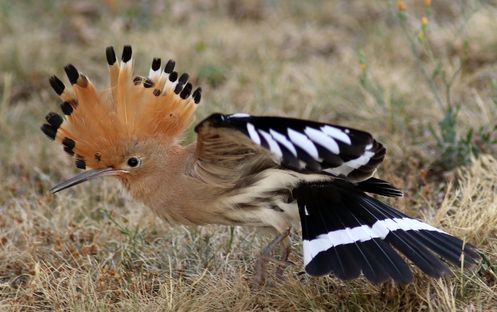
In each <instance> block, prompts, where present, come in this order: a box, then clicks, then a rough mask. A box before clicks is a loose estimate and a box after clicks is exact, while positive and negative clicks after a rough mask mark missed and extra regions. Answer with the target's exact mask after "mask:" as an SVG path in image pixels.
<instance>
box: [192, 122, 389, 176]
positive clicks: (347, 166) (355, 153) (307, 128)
mask: <svg viewBox="0 0 497 312" xmlns="http://www.w3.org/2000/svg"><path fill="white" fill-rule="evenodd" d="M204 123H208V124H209V125H210V126H211V127H221V128H231V129H234V130H237V131H239V132H240V133H242V134H244V135H245V136H246V137H247V138H249V139H250V140H251V141H252V142H253V143H255V144H257V145H260V146H262V147H264V148H266V149H267V150H269V151H270V152H271V154H272V155H273V156H274V157H273V158H274V159H275V161H276V162H278V163H279V164H280V165H281V166H283V167H286V168H290V169H293V170H299V171H304V170H307V171H313V172H319V171H325V172H327V173H331V174H333V175H336V176H345V177H347V178H349V179H352V180H354V181H362V180H365V179H367V178H369V177H370V176H371V175H372V174H373V173H374V171H375V169H376V167H377V166H378V164H379V163H381V162H382V160H383V158H384V156H385V148H384V147H383V145H382V144H381V143H379V142H377V141H376V140H374V138H373V137H372V136H371V134H369V133H367V132H364V131H360V130H355V129H352V128H346V127H341V126H337V125H332V124H325V123H319V122H314V121H307V120H301V119H293V118H282V117H260V116H250V115H247V114H232V115H222V114H213V115H211V116H210V117H208V118H206V119H205V120H204V121H202V122H201V123H200V124H199V125H198V126H197V128H196V129H198V127H201V126H202V124H204Z"/></svg>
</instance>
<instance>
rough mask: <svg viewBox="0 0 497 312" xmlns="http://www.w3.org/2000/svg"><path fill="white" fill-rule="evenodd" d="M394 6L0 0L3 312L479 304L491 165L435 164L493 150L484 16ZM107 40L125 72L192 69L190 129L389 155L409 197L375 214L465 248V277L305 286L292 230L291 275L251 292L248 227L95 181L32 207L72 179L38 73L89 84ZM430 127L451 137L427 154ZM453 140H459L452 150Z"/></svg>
mask: <svg viewBox="0 0 497 312" xmlns="http://www.w3.org/2000/svg"><path fill="white" fill-rule="evenodd" d="M406 2H407V11H406V13H405V14H401V17H400V18H399V16H398V12H397V7H396V4H395V3H394V2H393V1H392V2H383V1H378V2H372V1H371V2H369V1H368V2H367V3H366V2H365V1H364V2H363V1H361V2H359V1H354V2H352V1H315V2H312V3H308V2H304V1H302V2H301V1H287V2H283V1H262V0H261V1H258V0H245V1H241V2H238V1H212V0H202V1H195V2H188V1H186V2H177V3H170V2H169V1H166V2H164V3H162V4H153V3H152V2H149V1H141V2H139V3H135V2H132V1H125V0H122V1H119V0H114V1H112V0H108V1H106V2H105V3H104V4H101V3H99V2H90V3H89V4H83V2H78V3H77V4H72V3H70V2H68V1H24V2H21V1H19V2H11V1H7V0H0V37H1V40H0V92H1V93H0V177H1V181H0V209H1V213H0V244H1V248H0V259H1V261H0V304H1V305H2V309H5V310H12V311H20V310H52V309H55V310H76V311H78V310H99V311H100V310H103V311H106V310H141V311H143V310H145V311H154V310H170V311H181V310H183V311H184V310H198V311H205V310H216V311H218V310H230V311H231V310H234V311H247V310H267V311H275V310H280V311H302V310H318V311H319V310H354V311H361V310H367V311H372V310H381V311H383V310H385V311H398V310H432V311H455V310H461V311H489V310H492V309H495V307H496V306H497V297H496V292H497V264H496V263H497V239H496V237H497V195H496V194H497V190H496V184H497V183H496V182H497V178H496V173H497V160H496V159H495V158H492V157H491V156H483V157H480V158H479V159H476V160H469V159H468V160H465V161H460V162H459V163H456V165H457V164H460V163H466V164H468V165H467V166H466V167H459V169H458V168H457V166H456V165H450V166H448V165H446V164H447V163H448V162H449V161H453V160H454V159H456V160H457V157H455V156H454V155H456V156H457V152H455V151H454V150H453V149H451V148H452V147H451V146H453V145H454V146H455V147H457V148H461V149H462V150H464V149H465V148H467V147H470V148H476V149H477V150H478V151H480V152H482V153H487V154H492V153H493V155H496V148H495V144H492V143H489V142H490V141H491V140H490V141H488V140H487V141H486V140H485V132H483V133H476V132H478V129H479V128H480V127H484V128H482V129H484V130H485V131H490V130H489V129H491V128H492V127H494V126H495V121H496V120H497V105H496V104H495V103H497V82H496V81H497V74H496V72H497V71H496V69H497V68H496V67H497V66H496V64H497V63H496V62H497V55H496V54H495V49H496V47H497V33H496V32H495V29H497V19H495V16H496V14H497V7H496V6H495V5H492V4H489V3H487V2H483V1H482V2H480V1H464V2H462V1H449V0H443V1H442V0H441V1H433V2H434V3H433V5H432V7H431V8H430V9H429V10H425V8H423V1H421V0H419V1H414V0H413V1H406ZM423 14H431V15H430V16H429V22H428V25H427V29H426V32H423V29H422V27H421V16H422V15H423ZM402 16H404V17H402ZM402 20H404V22H403V25H405V26H404V30H403V28H402V27H401V24H402V23H401V22H402ZM410 39H411V40H412V42H413V44H414V46H411V45H410V44H409V42H410V41H409V40H410ZM124 43H130V44H132V45H133V46H134V47H135V51H136V54H137V57H138V58H137V67H138V69H140V70H143V71H145V70H147V68H148V66H149V61H150V60H151V58H152V57H153V56H162V57H163V58H169V57H170V58H175V59H176V60H177V64H179V68H180V69H182V70H185V71H188V72H189V73H191V74H193V75H194V78H195V79H197V80H198V81H199V83H200V84H201V85H202V86H203V87H204V102H203V103H204V104H203V106H202V108H201V109H200V111H199V113H198V117H199V118H202V117H203V116H205V115H206V114H208V113H210V112H214V111H224V112H239V111H245V112H251V113H254V114H284V115H289V116H297V117H304V118H313V119H318V120H321V121H327V122H334V123H341V124H346V125H350V126H355V127H359V128H364V129H369V130H370V131H371V132H372V133H374V134H375V135H376V136H377V137H378V138H379V139H380V140H381V141H382V142H384V143H385V145H386V147H387V149H388V151H389V154H388V157H387V160H386V161H385V164H384V165H383V166H382V168H381V172H380V175H381V176H382V177H384V178H387V179H390V180H392V181H393V182H394V183H395V184H397V185H398V186H400V187H402V188H403V189H404V190H406V192H407V194H408V196H407V197H406V198H405V199H402V200H398V201H395V202H392V203H394V204H395V205H396V206H397V207H399V208H400V209H402V210H404V211H407V212H408V213H410V214H413V215H416V216H418V217H421V218H424V219H426V220H428V221H429V222H431V223H433V224H434V225H438V226H441V227H442V228H443V229H445V230H447V231H449V232H452V233H454V234H456V235H459V236H461V237H463V238H465V239H467V240H468V241H469V242H471V243H473V244H475V245H476V246H477V247H478V248H479V249H480V250H481V251H482V253H483V254H484V260H483V262H482V264H481V265H480V266H478V267H477V268H476V269H475V270H474V271H466V272H460V270H459V269H458V268H454V275H453V276H451V277H446V278H444V279H441V280H429V279H428V278H426V277H425V276H424V275H422V274H417V276H416V281H415V282H414V283H413V284H411V285H407V286H395V285H391V284H384V285H378V286H373V285H370V284H368V283H366V282H365V280H364V279H359V280H356V281H352V282H347V283H344V282H341V281H339V280H337V279H335V278H333V277H325V278H310V277H308V276H305V275H302V274H301V273H300V271H301V265H302V259H301V254H300V253H301V247H300V242H299V241H300V240H299V233H298V231H295V233H293V234H292V236H293V242H294V251H295V252H294V254H293V255H292V261H294V262H295V263H297V266H296V267H292V268H290V269H289V270H288V271H287V274H286V279H285V280H282V281H278V280H273V279H272V278H271V279H270V283H269V285H267V286H266V287H264V288H262V289H258V290H254V289H251V288H250V286H249V285H250V283H249V282H250V278H251V276H252V274H253V268H254V259H255V257H256V255H257V254H258V252H259V250H260V248H261V247H262V246H263V245H264V244H265V243H266V242H267V240H268V239H269V238H268V237H265V236H262V235H260V234H256V232H255V231H253V230H252V229H242V228H227V227H216V226H212V227H211V226H209V227H202V228H184V227H178V226H176V227H172V226H169V225H166V224H163V223H162V222H161V221H160V220H158V219H157V218H156V217H155V216H154V215H152V213H151V212H150V211H149V210H148V209H145V208H144V207H141V206H139V205H137V204H136V203H133V202H132V201H130V200H128V199H127V198H126V197H125V196H123V195H122V194H121V192H120V191H118V189H119V188H118V186H117V185H116V184H115V182H114V181H112V180H108V181H101V182H95V183H93V184H91V185H90V184H88V185H82V186H78V187H77V188H74V189H73V190H70V191H67V192H64V193H61V194H60V195H58V196H52V195H49V194H48V192H47V189H48V188H49V187H50V186H51V185H53V184H54V183H55V182H57V181H59V179H61V178H62V177H63V176H69V175H70V174H71V173H72V166H71V165H70V163H69V160H68V159H67V158H66V156H65V155H63V153H61V151H60V150H59V148H55V145H53V144H50V142H48V141H47V140H46V139H45V138H43V135H42V134H41V132H40V131H39V129H38V127H39V125H40V124H41V122H42V120H43V116H44V114H45V113H46V112H48V111H49V110H56V109H57V100H56V98H55V96H54V95H53V94H52V93H51V90H49V87H48V83H47V77H48V76H49V75H50V74H52V73H57V74H61V72H62V67H63V65H65V64H66V63H69V62H72V63H74V64H75V65H76V66H78V68H80V69H81V70H82V71H84V72H85V73H87V74H89V75H90V76H91V77H94V79H96V80H97V81H100V82H103V81H105V79H106V77H105V73H106V69H105V58H104V53H103V51H104V48H105V47H106V46H107V45H110V44H112V45H114V46H116V47H117V46H121V45H122V44H124ZM413 47H414V48H415V49H416V51H414V50H413V49H414V48H413ZM413 52H415V53H413ZM454 73H457V75H455V76H454V77H455V79H454V80H453V81H450V78H451V77H452V76H453V75H454ZM447 91H449V92H447ZM448 94H450V98H449V97H448V96H447V95H448ZM448 103H449V104H450V105H452V106H454V107H456V106H457V105H460V112H459V114H458V115H457V116H456V117H457V118H456V119H455V120H457V124H456V125H455V126H452V127H451V126H447V125H444V126H442V127H441V128H439V126H438V122H439V121H440V120H442V118H443V116H444V114H446V113H447V105H448ZM430 125H431V126H432V127H434V130H435V133H439V134H440V133H441V131H440V130H444V131H445V130H455V131H456V132H457V138H458V140H455V141H454V142H455V143H454V142H452V141H450V138H448V137H446V138H445V139H444V140H443V141H442V142H441V143H442V144H440V143H439V144H437V142H436V140H435V137H434V135H432V133H431V132H430V131H429V130H428V129H429V126H430ZM470 128H473V129H475V130H476V132H475V135H474V136H473V137H472V138H471V140H470V142H469V143H464V142H462V141H461V140H459V139H461V138H462V137H465V136H466V134H467V131H468V130H469V129H470ZM492 135H495V133H494V134H492ZM491 138H492V136H491ZM493 138H495V137H493ZM451 144H452V145H451ZM447 153H448V154H447ZM454 157H455V158H454ZM444 164H445V165H444ZM452 168H455V169H452Z"/></svg>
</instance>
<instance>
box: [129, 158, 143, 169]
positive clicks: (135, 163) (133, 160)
mask: <svg viewBox="0 0 497 312" xmlns="http://www.w3.org/2000/svg"><path fill="white" fill-rule="evenodd" d="M139 164H140V159H139V158H138V157H131V158H129V159H128V166H130V167H131V168H134V167H137V166H138V165H139Z"/></svg>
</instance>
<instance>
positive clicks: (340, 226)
mask: <svg viewBox="0 0 497 312" xmlns="http://www.w3.org/2000/svg"><path fill="white" fill-rule="evenodd" d="M376 184H377V183H376ZM388 188H390V186H389V185H388ZM363 189H364V188H363V187H361V185H355V184H352V183H349V182H346V181H343V180H335V181H332V182H322V183H307V184H302V185H301V186H299V187H298V188H297V189H296V190H295V194H294V196H295V197H296V199H297V202H298V206H299V213H300V219H301V223H302V235H303V240H304V265H305V271H306V272H307V273H308V274H310V275H314V276H319V275H325V274H330V273H333V274H335V275H336V276H337V277H339V278H341V279H345V280H347V279H353V278H356V277H358V276H359V275H360V273H361V272H362V273H363V274H364V275H365V276H366V278H367V279H368V280H370V281H371V282H373V283H380V282H383V281H386V280H388V279H390V278H391V279H393V280H394V281H395V282H398V283H408V282H410V281H411V280H412V272H411V270H410V269H409V266H408V265H407V264H406V262H405V261H404V259H403V258H402V257H401V256H400V255H399V254H398V253H397V251H399V252H401V253H402V254H403V255H404V256H405V257H407V258H408V259H409V260H410V261H412V262H413V263H414V264H415V265H416V266H418V267H419V268H420V269H421V270H422V271H423V272H425V273H426V274H428V275H430V276H432V277H440V276H441V275H442V274H443V273H445V272H448V271H449V268H448V266H447V265H446V264H445V263H444V262H443V261H441V258H442V259H444V260H446V261H448V262H451V263H453V264H456V265H460V264H461V263H462V264H464V265H469V264H473V263H476V262H477V260H478V259H479V254H478V253H477V251H476V250H475V249H474V248H473V247H472V246H470V245H468V244H465V242H464V241H462V240H461V239H459V238H457V237H454V236H452V235H450V234H447V233H445V232H443V231H441V230H439V229H437V228H435V227H433V226H431V225H428V224H426V223H423V222H421V221H419V220H416V219H413V218H411V217H408V216H406V215H405V214H403V213H402V212H400V211H398V210H396V209H394V208H392V207H390V206H388V205H386V204H385V203H382V202H380V201H378V200H376V199H374V198H372V197H370V196H368V195H367V194H365V193H364V192H363ZM369 189H371V188H369ZM369 191H371V190H369ZM377 191H378V190H377ZM379 191H380V193H381V188H380V190H379ZM375 193H378V192H375Z"/></svg>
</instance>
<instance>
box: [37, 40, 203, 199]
mask: <svg viewBox="0 0 497 312" xmlns="http://www.w3.org/2000/svg"><path fill="white" fill-rule="evenodd" d="M106 55H107V62H108V64H109V76H110V88H107V89H105V90H102V91H100V90H99V91H97V89H96V88H95V86H94V85H93V84H92V82H91V81H90V80H89V79H88V78H87V77H86V76H85V75H83V74H81V73H79V72H78V70H77V69H76V68H75V67H74V66H73V65H67V66H66V67H65V68H64V69H65V72H66V74H67V77H68V79H69V82H70V83H71V88H67V87H66V86H65V85H64V84H63V83H62V81H61V80H60V79H59V78H57V77H56V76H52V77H51V78H50V84H51V86H52V88H53V89H54V90H55V92H56V93H57V94H58V96H59V97H60V98H61V100H62V104H60V107H61V109H62V112H63V113H64V117H62V116H60V115H59V114H57V113H49V114H48V115H47V116H46V121H47V123H46V124H44V125H43V126H42V127H41V130H42V131H43V132H44V133H45V134H46V135H47V136H48V137H49V138H51V139H53V140H55V141H57V142H59V143H61V144H62V145H63V147H64V151H66V152H67V153H68V154H69V155H71V156H73V157H74V158H75V164H76V167H77V168H79V169H87V168H88V169H89V170H86V171H84V172H82V173H80V174H78V175H76V176H74V177H72V178H69V179H67V180H65V181H63V182H61V183H59V184H58V185H56V186H54V187H53V188H52V189H51V192H53V193H56V192H59V191H61V190H63V189H66V188H69V187H71V186H74V185H77V184H79V183H82V182H84V181H87V180H90V179H93V178H96V177H101V176H117V177H119V178H121V180H123V182H125V183H126V182H129V181H130V180H132V179H133V178H138V177H140V176H143V175H145V174H149V173H151V172H153V171H154V170H156V169H157V167H158V165H159V163H160V161H161V160H164V159H163V158H164V157H165V156H164V154H165V153H166V154H167V153H168V152H171V153H174V152H175V151H174V146H177V142H178V140H179V138H180V136H181V134H182V133H183V131H184V130H185V129H186V128H187V127H188V126H189V125H190V124H191V123H192V122H193V117H192V115H193V112H194V111H195V109H196V104H198V103H199V102H200V97H201V89H200V88H197V89H196V90H195V91H193V90H192V84H191V83H190V82H188V74H186V73H185V74H182V75H178V73H177V72H176V71H174V67H175V63H174V61H172V60H169V61H168V62H167V63H166V64H165V66H164V67H163V68H161V61H160V59H158V58H155V59H154V60H153V62H152V66H151V69H150V72H149V74H148V77H141V76H135V77H133V58H132V50H131V47H130V46H125V47H124V49H123V54H122V58H121V61H117V60H116V56H115V53H114V49H113V48H112V47H108V48H107V50H106ZM166 157H167V156H166ZM161 158H162V159H161Z"/></svg>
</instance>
